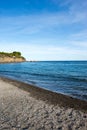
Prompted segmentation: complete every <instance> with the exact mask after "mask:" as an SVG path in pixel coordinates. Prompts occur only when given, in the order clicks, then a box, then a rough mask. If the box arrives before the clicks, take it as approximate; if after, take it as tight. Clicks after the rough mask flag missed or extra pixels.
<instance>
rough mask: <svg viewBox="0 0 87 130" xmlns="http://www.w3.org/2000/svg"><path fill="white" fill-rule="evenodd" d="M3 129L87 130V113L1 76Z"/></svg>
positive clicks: (0, 118) (0, 109)
mask: <svg viewBox="0 0 87 130" xmlns="http://www.w3.org/2000/svg"><path fill="white" fill-rule="evenodd" d="M0 130H87V112H83V111H80V110H75V109H74V108H69V107H64V106H60V105H58V104H57V105H54V104H49V103H47V102H45V101H43V100H41V99H36V98H35V97H33V96H31V94H30V92H27V91H24V90H22V89H20V88H18V87H16V86H15V85H13V84H10V83H8V82H4V81H3V80H1V79H0Z"/></svg>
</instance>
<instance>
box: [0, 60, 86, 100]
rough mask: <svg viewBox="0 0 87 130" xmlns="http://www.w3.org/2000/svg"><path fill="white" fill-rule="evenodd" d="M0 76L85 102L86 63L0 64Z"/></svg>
mask: <svg viewBox="0 0 87 130" xmlns="http://www.w3.org/2000/svg"><path fill="white" fill-rule="evenodd" d="M0 76H5V77H9V78H11V79H16V80H19V81H23V82H26V83H29V84H33V85H36V86H38V87H42V88H44V89H48V90H51V91H54V92H58V93H63V94H65V95H70V96H72V97H76V98H78V99H82V100H86V101H87V61H43V62H23V63H10V64H0Z"/></svg>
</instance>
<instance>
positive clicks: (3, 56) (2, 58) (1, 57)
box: [0, 51, 26, 62]
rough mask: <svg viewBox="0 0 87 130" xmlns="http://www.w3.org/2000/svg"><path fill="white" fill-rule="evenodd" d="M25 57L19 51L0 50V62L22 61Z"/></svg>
mask: <svg viewBox="0 0 87 130" xmlns="http://www.w3.org/2000/svg"><path fill="white" fill-rule="evenodd" d="M22 61H26V59H25V58H24V57H23V56H22V55H21V52H17V51H14V52H11V53H8V52H0V62H22Z"/></svg>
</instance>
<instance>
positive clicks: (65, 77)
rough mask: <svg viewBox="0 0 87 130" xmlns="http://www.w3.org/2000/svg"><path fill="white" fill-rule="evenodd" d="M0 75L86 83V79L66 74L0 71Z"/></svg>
mask: <svg viewBox="0 0 87 130" xmlns="http://www.w3.org/2000/svg"><path fill="white" fill-rule="evenodd" d="M0 73H2V74H13V75H14V74H22V75H23V74H24V75H32V76H37V77H39V76H40V77H42V78H43V77H47V79H50V78H51V80H54V81H58V80H59V81H60V80H61V81H74V82H75V81H76V82H78V81H79V82H87V79H86V78H83V77H80V76H78V77H77V76H72V75H67V74H64V75H63V74H49V73H48V74H46V73H33V72H23V71H7V70H6V71H2V70H0Z"/></svg>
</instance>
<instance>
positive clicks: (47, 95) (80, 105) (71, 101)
mask: <svg viewBox="0 0 87 130" xmlns="http://www.w3.org/2000/svg"><path fill="white" fill-rule="evenodd" d="M0 80H3V81H4V82H7V83H9V84H12V85H14V86H16V87H18V88H20V89H22V90H24V91H27V92H29V93H30V95H31V96H32V97H34V98H36V99H39V100H43V101H45V102H46V103H48V104H53V105H57V104H58V105H59V106H63V107H66V108H67V107H69V108H74V109H77V110H81V111H84V112H87V101H84V100H80V99H76V98H73V97H70V96H67V95H63V94H60V93H56V92H52V91H49V90H45V89H43V88H39V87H37V86H34V85H31V84H27V83H24V82H21V81H17V80H13V79H10V78H6V77H1V76H0Z"/></svg>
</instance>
